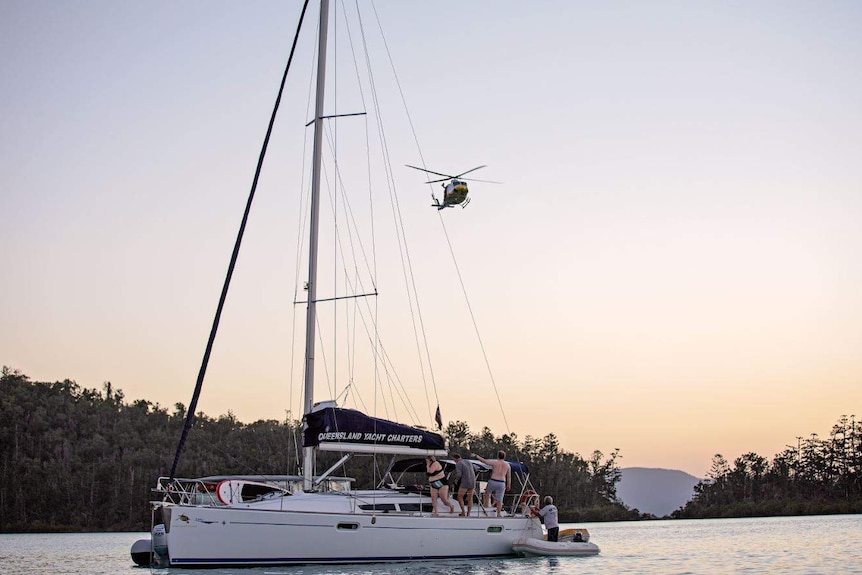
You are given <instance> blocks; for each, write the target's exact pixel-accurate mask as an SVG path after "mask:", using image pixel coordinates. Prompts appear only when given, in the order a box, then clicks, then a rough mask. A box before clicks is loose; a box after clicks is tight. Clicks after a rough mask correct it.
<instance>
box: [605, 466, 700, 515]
mask: <svg viewBox="0 0 862 575" xmlns="http://www.w3.org/2000/svg"><path fill="white" fill-rule="evenodd" d="M620 471H622V479H621V480H620V482H619V483H618V484H617V497H619V499H620V501H622V502H623V503H624V504H625V505H626V506H628V507H630V508H631V509H637V510H638V511H640V512H641V513H652V514H653V515H655V516H656V517H664V516H665V515H670V514H671V513H673V512H674V511H676V510H677V509H679V508H680V507H682V506H683V505H685V504H686V503H687V502H688V501H689V500H690V499H691V498H692V497H693V496H694V486H695V485H697V483H698V482H699V481H700V479H698V478H697V477H695V476H694V475H689V474H688V473H686V472H684V471H679V470H676V469H650V468H646V467H626V468H623V469H621V470H620Z"/></svg>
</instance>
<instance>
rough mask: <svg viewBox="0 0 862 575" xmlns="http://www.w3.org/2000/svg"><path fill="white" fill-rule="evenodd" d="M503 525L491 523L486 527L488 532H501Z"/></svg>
mask: <svg viewBox="0 0 862 575" xmlns="http://www.w3.org/2000/svg"><path fill="white" fill-rule="evenodd" d="M502 532H503V526H502V525H491V526H490V527H488V533H502Z"/></svg>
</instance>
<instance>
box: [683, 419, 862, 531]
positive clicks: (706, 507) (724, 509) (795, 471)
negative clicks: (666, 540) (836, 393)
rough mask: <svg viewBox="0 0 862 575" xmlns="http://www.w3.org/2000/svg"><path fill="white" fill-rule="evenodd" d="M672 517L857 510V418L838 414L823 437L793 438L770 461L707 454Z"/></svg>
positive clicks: (860, 435)
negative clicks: (707, 462)
mask: <svg viewBox="0 0 862 575" xmlns="http://www.w3.org/2000/svg"><path fill="white" fill-rule="evenodd" d="M694 491H695V495H694V498H693V499H692V500H691V501H690V502H689V503H687V504H686V505H685V506H684V507H683V508H681V509H679V510H677V511H675V512H674V513H673V514H672V516H673V517H675V518H705V517H755V516H757V517H762V516H773V515H815V514H830V513H862V423H860V422H857V421H856V418H855V416H850V417H847V416H846V415H842V416H841V417H840V418H839V420H838V422H837V423H836V424H835V425H834V426H833V427H832V431H831V432H830V434H829V437H828V438H822V439H821V438H820V437H819V436H818V435H817V434H812V435H811V436H810V437H809V438H808V439H802V438H801V437H799V438H797V444H796V446H792V445H788V446H787V448H786V449H785V450H784V451H782V452H781V453H779V454H777V455H776V456H775V457H774V458H773V459H772V461H771V462H770V461H769V460H768V459H766V458H765V457H762V456H760V455H758V454H756V453H746V454H744V455H742V456H740V457H738V458H736V460H734V462H733V464H732V465H731V464H730V463H729V462H728V461H727V460H726V459H725V458H724V457H723V456H722V455H721V454H716V455H715V456H714V457H713V459H712V467H711V468H710V471H709V474H708V476H707V478H706V479H705V480H704V481H701V482H700V483H698V484H697V485H696V486H695V488H694Z"/></svg>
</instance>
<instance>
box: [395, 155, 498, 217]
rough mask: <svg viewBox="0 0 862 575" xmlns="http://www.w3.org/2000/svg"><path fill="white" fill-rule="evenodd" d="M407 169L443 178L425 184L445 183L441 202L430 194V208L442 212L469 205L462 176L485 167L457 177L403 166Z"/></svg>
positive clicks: (485, 181) (478, 167)
mask: <svg viewBox="0 0 862 575" xmlns="http://www.w3.org/2000/svg"><path fill="white" fill-rule="evenodd" d="M405 166H407V167H408V168H413V169H414V170H419V171H420V172H425V173H426V174H434V175H435V176H443V177H442V178H440V179H437V180H431V181H428V182H425V183H426V184H436V183H438V182H446V181H447V180H449V181H448V182H447V183H444V184H443V201H442V202H440V200H438V199H437V197H436V196H435V195H434V194H433V193H432V194H431V199H432V200H434V203H433V204H431V206H432V207H435V208H437V211H440V210H442V209H443V208H452V207H455V206H457V205H460V206H461V207H462V208H466V207H467V204H469V203H470V198H468V197H467V193H468V192H469V190H468V189H467V180H466V178H462V176H464V175H466V174H469V173H470V172H475V171H476V170H478V169H481V168H486V167H487V166H477V167H475V168H471V169H469V170H467V171H466V172H461V173H460V174H458V175H457V176H451V175H449V174H441V173H440V172H435V171H433V170H426V169H425V168H417V167H416V166H411V165H410V164H405ZM470 181H473V182H483V183H487V184H499V183H500V182H492V181H490V180H475V179H472V178H470Z"/></svg>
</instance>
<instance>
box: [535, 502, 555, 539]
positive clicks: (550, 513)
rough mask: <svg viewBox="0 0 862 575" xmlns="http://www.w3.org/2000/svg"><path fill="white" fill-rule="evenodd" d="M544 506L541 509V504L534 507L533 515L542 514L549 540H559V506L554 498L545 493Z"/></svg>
mask: <svg viewBox="0 0 862 575" xmlns="http://www.w3.org/2000/svg"><path fill="white" fill-rule="evenodd" d="M544 504H545V505H544V507H542V508H541V509H539V506H538V505H537V506H535V507H533V515H538V516H540V517H541V518H542V519H543V520H544V521H545V528H546V529H547V530H548V541H557V538H558V537H559V535H560V524H559V523H558V522H557V506H556V505H554V498H553V497H551V496H550V495H545V500H544Z"/></svg>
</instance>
